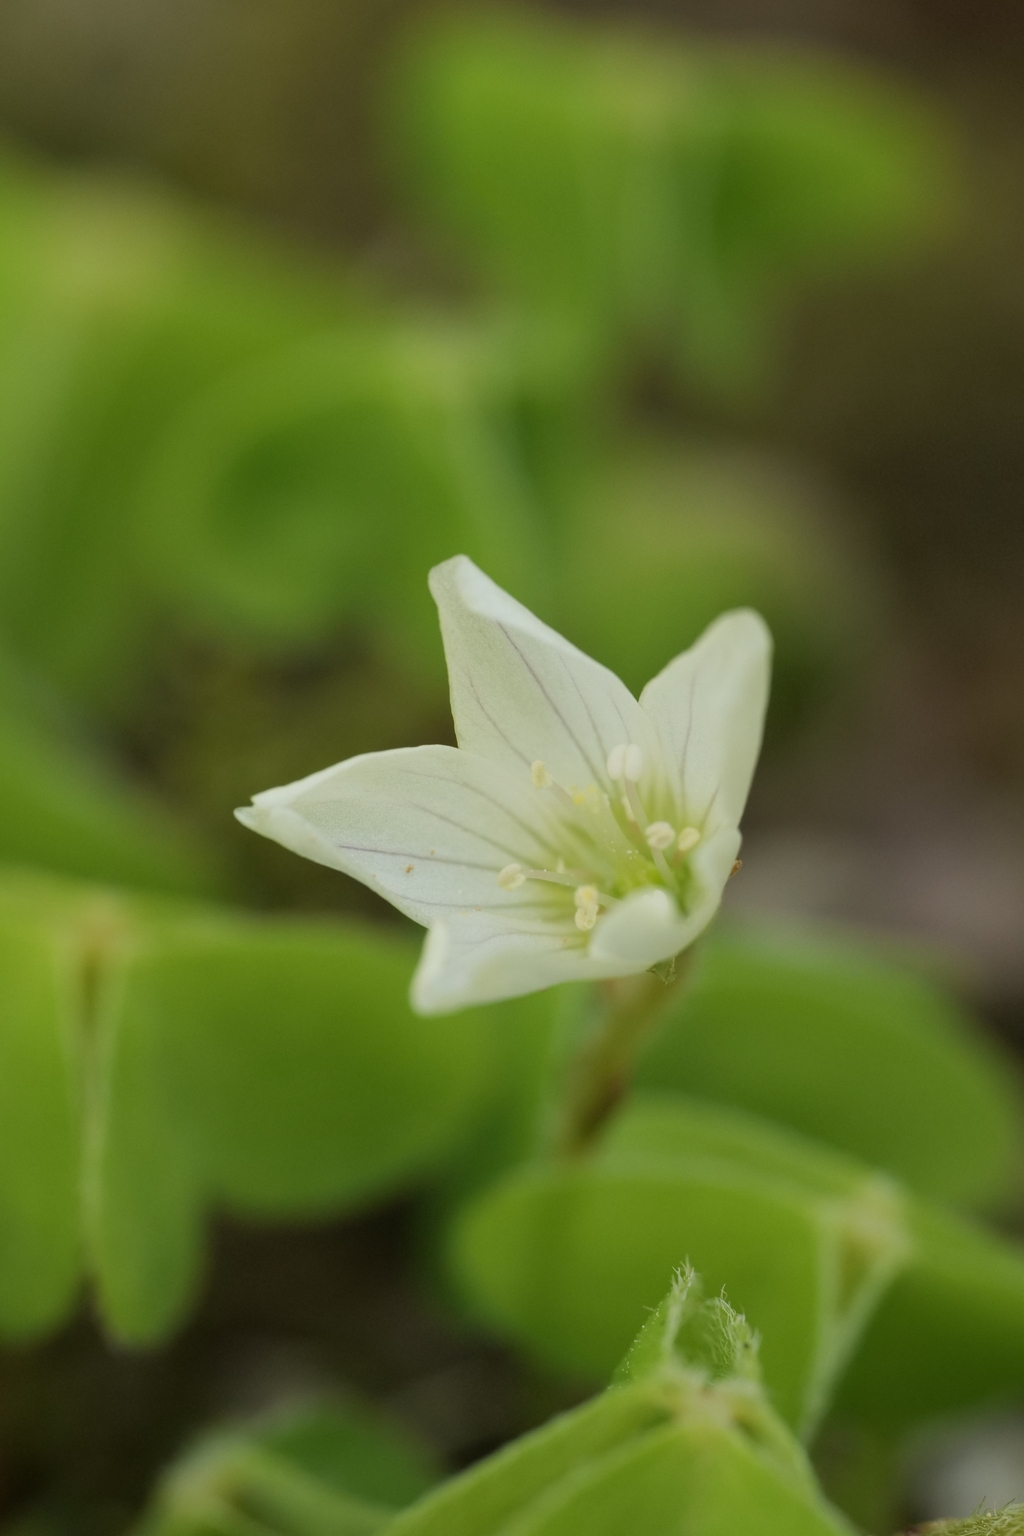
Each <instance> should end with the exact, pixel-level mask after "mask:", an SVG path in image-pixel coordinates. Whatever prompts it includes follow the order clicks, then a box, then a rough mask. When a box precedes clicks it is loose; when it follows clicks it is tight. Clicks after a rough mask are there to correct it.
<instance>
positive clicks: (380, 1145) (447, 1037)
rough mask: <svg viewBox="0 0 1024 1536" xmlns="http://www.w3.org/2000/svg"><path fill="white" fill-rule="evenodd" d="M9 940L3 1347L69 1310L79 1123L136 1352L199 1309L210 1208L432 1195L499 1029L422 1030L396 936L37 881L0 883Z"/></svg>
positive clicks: (470, 1020) (2, 1023)
mask: <svg viewBox="0 0 1024 1536" xmlns="http://www.w3.org/2000/svg"><path fill="white" fill-rule="evenodd" d="M3 934H8V935H9V938H8V939H7V940H5V942H7V943H9V945H10V947H11V952H12V954H14V955H15V956H17V957H19V958H18V964H17V965H15V964H13V963H12V964H11V965H10V966H9V967H7V968H4V969H3V970H0V992H2V993H3V1006H2V1007H0V1051H2V1052H4V1053H6V1056H7V1057H9V1060H10V1074H11V1075H10V1078H9V1080H6V1081H5V1085H4V1093H5V1094H9V1095H10V1096H11V1101H12V1110H11V1114H10V1116H9V1118H8V1119H7V1121H6V1123H5V1126H4V1129H3V1132H2V1138H0V1139H2V1143H3V1156H2V1158H0V1249H2V1251H3V1252H5V1253H6V1254H7V1264H6V1265H5V1267H4V1270H3V1275H2V1279H0V1331H3V1332H4V1333H7V1334H9V1335H12V1336H16V1335H21V1334H28V1333H34V1332H39V1331H41V1330H43V1329H45V1328H46V1327H48V1326H52V1325H53V1324H54V1323H56V1322H58V1321H59V1320H60V1318H61V1316H62V1315H63V1313H64V1311H65V1310H66V1307H67V1304H68V1301H69V1298H70V1290H71V1287H72V1285H73V1283H74V1278H75V1277H74V1274H73V1269H74V1266H75V1263H76V1260H75V1254H76V1253H77V1252H78V1249H79V1244H80V1242H81V1239H80V1236H79V1232H80V1227H81V1221H82V1217H81V1216H80V1215H79V1213H78V1210H77V1209H76V1206H77V1204H78V1197H77V1193H76V1191H77V1187H78V1182H79V1166H78V1165H79V1160H80V1154H79V1151H78V1147H77V1145H76V1143H77V1142H78V1130H77V1127H78V1124H79V1121H81V1122H82V1125H83V1130H82V1137H83V1144H84V1173H83V1174H82V1187H83V1188H84V1196H85V1207H84V1226H85V1239H84V1244H85V1265H86V1272H87V1274H88V1276H89V1277H90V1278H91V1279H93V1280H94V1282H95V1284H96V1286H97V1289H98V1294H99V1299H100V1305H101V1309H102V1312H103V1316H104V1319H105V1322H106V1325H107V1327H108V1329H109V1330H110V1331H111V1332H112V1333H113V1334H114V1335H115V1336H116V1337H118V1338H120V1339H122V1340H125V1341H130V1342H133V1343H143V1342H146V1341H149V1340H152V1339H155V1338H157V1337H159V1336H160V1335H161V1334H163V1333H166V1332H167V1331H168V1330H169V1329H170V1328H171V1327H173V1325H174V1324H175V1323H176V1322H177V1321H178V1319H179V1318H180V1317H181V1315H182V1313H183V1311H184V1310H185V1309H186V1308H187V1306H188V1305H189V1304H190V1302H191V1299H192V1296H193V1294H194V1290H195V1286H196V1283H197V1277H198V1274H199V1270H200V1266H201V1259H202V1239H203V1225H204V1218H205V1215H206V1212H207V1211H208V1210H209V1209H210V1208H218V1209H227V1210H233V1211H238V1212H244V1213H245V1214H247V1215H253V1216H262V1217H269V1218H280V1217H283V1216H293V1217H294V1216H299V1217H306V1218H310V1217H313V1216H317V1215H320V1216H326V1215H334V1214H337V1213H339V1212H344V1211H348V1210H352V1209H353V1208H356V1207H359V1206H362V1205H365V1204H366V1203H368V1202H370V1201H373V1200H375V1199H380V1198H383V1197H385V1196H387V1195H390V1194H392V1193H394V1192H395V1191H398V1190H400V1189H402V1188H404V1187H408V1186H410V1185H412V1184H415V1183H416V1182H419V1181H422V1180H423V1179H424V1178H425V1176H426V1175H427V1174H428V1173H429V1172H430V1171H431V1170H432V1169H436V1168H437V1166H438V1165H439V1163H440V1162H441V1161H442V1160H443V1159H444V1158H445V1157H446V1156H447V1155H448V1153H449V1151H450V1149H451V1148H452V1147H453V1146H454V1145H455V1144H456V1142H457V1141H458V1140H459V1138H460V1136H461V1135H462V1133H463V1126H464V1124H465V1122H466V1120H467V1118H468V1117H469V1116H470V1115H471V1114H472V1113H473V1112H474V1110H475V1107H476V1103H477V1100H478V1097H479V1095H480V1093H481V1091H482V1088H483V1085H484V1083H485V1082H486V1077H487V1073H488V1070H489V1067H490V1061H489V1055H488V1045H489V1024H488V1021H487V1020H486V1019H485V1017H484V1016H482V1015H480V1014H478V1013H476V1014H474V1013H464V1014H459V1015H457V1016H455V1017H452V1018H446V1019H441V1020H436V1021H433V1022H432V1023H431V1024H430V1025H429V1026H428V1025H426V1024H425V1023H424V1022H423V1021H422V1020H420V1019H417V1018H415V1017H414V1016H413V1015H412V1014H411V1013H410V1011H409V1008H408V1004H407V1002H406V992H407V987H408V982H409V977H410V975H411V972H412V967H413V964H414V960H415V946H414V945H413V944H412V943H411V942H409V941H408V940H406V939H405V938H404V937H401V936H393V935H391V934H388V933H386V932H380V931H377V930H374V929H373V928H370V927H367V926H364V925H359V924H342V923H327V922H324V923H302V922H299V921H294V922H289V921H287V920H277V921H275V920H270V919H259V918H247V917H245V916H243V915H241V914H237V915H236V914H232V913H230V912H226V911H218V910H216V909H212V908H211V909H209V910H204V909H201V908H192V907H187V906H185V905H183V904H182V905H177V906H176V905H175V904H173V903H171V902H169V901H163V902H161V901H159V900H157V899H155V898H154V899H152V900H148V901H147V900H145V899H143V898H126V897H123V896H119V895H118V894H117V893H115V892H110V891H104V890H102V889H99V888H90V887H80V886H74V885H72V884H70V883H66V882H58V881H47V880H44V879H43V878H42V877H38V878H33V877H29V876H27V875H26V876H15V875H8V876H6V877H5V878H4V880H3V881H2V883H0V935H3ZM29 941H31V942H29ZM26 1124H28V1125H30V1126H31V1134H25V1135H24V1136H23V1135H22V1130H23V1128H24V1126H25V1125H26ZM44 1197H45V1198H44ZM4 1212H9V1213H10V1215H9V1219H8V1220H7V1221H6V1223H5V1222H4V1219H3V1213H4Z"/></svg>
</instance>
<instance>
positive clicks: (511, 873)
mask: <svg viewBox="0 0 1024 1536" xmlns="http://www.w3.org/2000/svg"><path fill="white" fill-rule="evenodd" d="M525 881H526V875H525V874H524V872H523V866H522V865H521V864H506V865H505V868H504V869H502V870H499V872H498V884H499V885H500V886H501V888H502V890H503V891H517V890H518V889H519V887H520V886H521V885H523V884H525Z"/></svg>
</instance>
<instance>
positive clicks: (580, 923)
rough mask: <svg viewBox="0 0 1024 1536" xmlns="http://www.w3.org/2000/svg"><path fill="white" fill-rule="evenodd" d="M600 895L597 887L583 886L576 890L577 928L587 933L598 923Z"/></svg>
mask: <svg viewBox="0 0 1024 1536" xmlns="http://www.w3.org/2000/svg"><path fill="white" fill-rule="evenodd" d="M599 901H600V894H599V892H598V889H597V886H596V885H581V886H578V887H577V890H576V927H577V928H579V929H580V930H581V931H582V932H583V933H587V932H588V931H589V930H590V929H591V928H593V926H594V924H595V923H596V922H597V913H598V903H599Z"/></svg>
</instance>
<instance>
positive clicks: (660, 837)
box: [644, 821, 676, 852]
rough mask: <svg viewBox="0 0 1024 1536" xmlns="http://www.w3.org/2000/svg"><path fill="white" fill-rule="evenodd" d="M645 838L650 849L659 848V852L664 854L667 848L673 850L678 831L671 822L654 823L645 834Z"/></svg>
mask: <svg viewBox="0 0 1024 1536" xmlns="http://www.w3.org/2000/svg"><path fill="white" fill-rule="evenodd" d="M644 837H645V839H646V841H647V846H648V848H657V849H658V850H659V852H664V850H665V849H666V848H671V846H672V844H673V843H674V842H675V840H676V829H675V827H673V826H672V825H671V823H670V822H667V821H652V822H651V824H650V826H649V827H648V828H647V831H646V832H645V833H644Z"/></svg>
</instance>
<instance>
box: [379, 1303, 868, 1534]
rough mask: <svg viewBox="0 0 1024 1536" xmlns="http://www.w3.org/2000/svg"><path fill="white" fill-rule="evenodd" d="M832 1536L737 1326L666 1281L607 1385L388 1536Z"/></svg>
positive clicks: (832, 1524)
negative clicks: (693, 1535)
mask: <svg viewBox="0 0 1024 1536" xmlns="http://www.w3.org/2000/svg"><path fill="white" fill-rule="evenodd" d="M627 1530H628V1531H636V1532H641V1531H642V1532H643V1533H644V1536H683V1533H684V1532H689V1531H700V1532H702V1533H703V1532H715V1533H717V1536H748V1533H750V1532H751V1531H757V1532H758V1533H763V1536H775V1533H776V1532H778V1533H779V1536H783V1533H785V1536H827V1533H832V1536H839V1533H840V1532H844V1531H846V1530H847V1527H846V1525H845V1523H844V1522H843V1521H842V1520H841V1518H840V1517H839V1516H837V1515H836V1514H835V1513H834V1512H832V1511H830V1510H829V1509H828V1508H827V1507H826V1506H825V1504H824V1502H823V1501H822V1499H821V1498H820V1496H819V1494H818V1493H817V1491H816V1489H815V1486H814V1483H813V1479H812V1477H811V1475H810V1471H809V1468H808V1466H807V1463H806V1461H805V1459H804V1457H803V1455H802V1453H801V1451H800V1448H799V1446H798V1445H797V1444H796V1442H795V1441H794V1440H793V1439H792V1437H791V1436H790V1435H789V1434H788V1432H787V1431H786V1429H785V1427H784V1426H783V1424H782V1423H781V1422H780V1421H779V1420H778V1419H777V1418H776V1417H775V1415H774V1414H773V1412H772V1410H771V1408H770V1407H769V1405H768V1403H767V1401H766V1399H765V1397H764V1395H763V1393H762V1392H761V1390H760V1386H759V1382H758V1376H757V1363H756V1350H755V1346H754V1344H753V1340H752V1338H751V1335H750V1331H749V1329H747V1327H746V1325H745V1323H744V1321H743V1319H742V1318H741V1317H738V1316H737V1315H736V1314H735V1313H733V1312H732V1310H731V1309H730V1308H729V1307H728V1306H727V1305H726V1304H725V1303H724V1302H722V1301H721V1300H718V1301H712V1302H710V1303H704V1304H703V1305H702V1304H701V1303H700V1300H699V1291H698V1289H697V1282H696V1281H695V1280H694V1277H693V1276H692V1274H687V1275H685V1276H680V1277H679V1279H678V1280H677V1281H676V1284H675V1286H674V1287H673V1290H672V1292H671V1294H670V1295H669V1297H668V1298H667V1299H666V1301H665V1302H664V1303H663V1305H662V1306H661V1307H660V1308H659V1309H658V1311H657V1312H656V1314H655V1316H654V1317H653V1318H652V1319H651V1321H650V1322H649V1323H648V1325H647V1327H646V1329H645V1331H644V1336H643V1337H642V1338H641V1339H639V1340H638V1341H637V1342H636V1344H635V1345H634V1347H633V1349H632V1350H631V1352H630V1355H629V1357H628V1359H627V1361H626V1362H625V1364H624V1366H623V1370H622V1372H621V1373H620V1377H619V1380H618V1383H617V1384H616V1385H615V1386H613V1387H612V1388H611V1389H610V1390H609V1391H608V1392H606V1393H604V1394H603V1396H601V1397H599V1398H597V1399H595V1400H594V1401H593V1402H590V1403H587V1404H585V1405H584V1406H583V1407H582V1408H578V1409H576V1410H575V1411H574V1412H572V1413H568V1414H564V1415H563V1416H562V1417H560V1418H557V1419H554V1420H552V1422H551V1423H549V1424H547V1425H545V1426H544V1427H543V1428H542V1429H539V1430H536V1431H534V1432H533V1433H532V1434H530V1435H527V1436H525V1437H524V1438H523V1439H522V1440H518V1441H516V1442H514V1443H513V1444H512V1445H509V1446H507V1447H506V1448H505V1449H504V1450H502V1451H500V1452H499V1453H498V1454H497V1455H496V1456H492V1457H490V1458H488V1459H487V1460H486V1461H484V1462H481V1463H479V1464H478V1465H477V1466H475V1467H472V1468H470V1470H469V1471H468V1472H464V1473H463V1474H462V1475H461V1476H460V1477H457V1478H455V1479H453V1480H452V1481H451V1482H449V1483H446V1484H444V1485H442V1487H441V1488H439V1489H438V1490H436V1491H435V1492H433V1493H431V1494H428V1495H427V1497H426V1498H425V1499H424V1500H422V1501H421V1502H420V1503H417V1504H414V1505H413V1506H412V1507H411V1508H410V1509H408V1510H406V1511H405V1512H404V1513H403V1514H402V1515H400V1516H399V1517H398V1518H397V1519H396V1520H395V1522H394V1524H393V1525H391V1526H389V1527H388V1528H387V1533H388V1536H542V1533H543V1536H621V1533H622V1532H623V1531H627Z"/></svg>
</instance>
